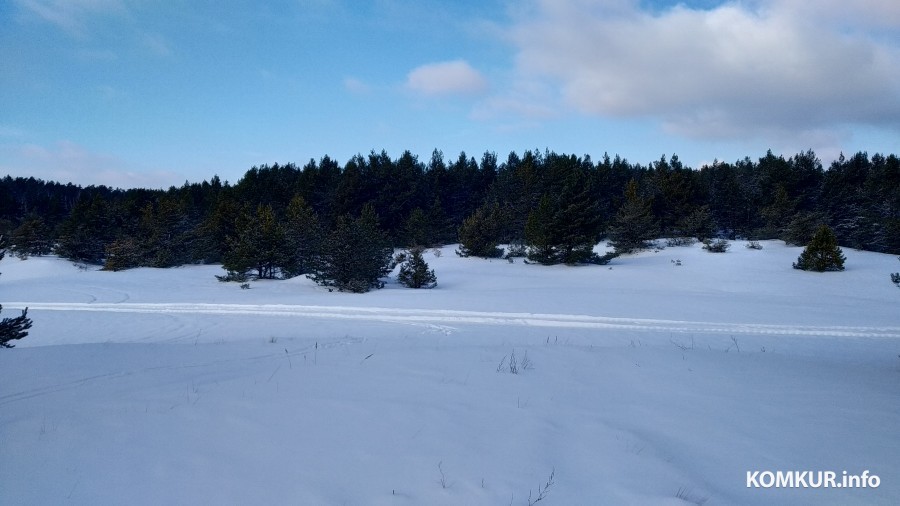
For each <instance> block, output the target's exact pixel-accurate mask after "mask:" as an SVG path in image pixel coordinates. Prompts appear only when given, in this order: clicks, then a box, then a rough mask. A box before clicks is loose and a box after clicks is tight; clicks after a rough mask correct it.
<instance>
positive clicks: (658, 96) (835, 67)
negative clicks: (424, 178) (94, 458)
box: [0, 0, 900, 188]
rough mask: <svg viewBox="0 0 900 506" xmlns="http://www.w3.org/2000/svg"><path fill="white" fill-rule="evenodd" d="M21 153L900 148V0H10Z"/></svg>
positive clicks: (186, 171)
mask: <svg viewBox="0 0 900 506" xmlns="http://www.w3.org/2000/svg"><path fill="white" fill-rule="evenodd" d="M0 62H2V63H0V175H5V174H7V173H8V174H11V175H13V176H35V177H40V178H43V179H51V180H57V181H64V182H69V181H71V182H75V183H78V184H101V183H102V184H107V185H111V186H121V187H134V186H140V187H154V188H156V187H167V186H169V185H173V184H174V185H180V184H181V183H183V182H184V181H185V180H189V181H192V182H195V181H202V180H204V179H209V178H210V177H212V176H213V175H215V174H218V175H219V176H220V177H221V178H222V179H227V180H229V181H232V182H234V181H236V180H237V179H238V178H239V177H240V176H241V175H242V174H243V173H244V172H245V171H246V170H247V169H248V168H250V167H251V166H253V165H261V164H265V163H270V164H271V163H274V162H279V163H286V162H295V163H297V164H299V165H302V164H304V163H305V162H306V161H308V160H309V159H310V158H315V159H319V158H321V157H322V156H323V155H326V154H327V155H330V156H331V157H333V158H337V159H338V160H339V161H340V162H341V163H343V162H345V161H346V160H347V159H348V158H349V157H350V156H352V155H354V154H356V153H362V154H367V153H368V152H369V151H370V150H376V151H381V150H382V149H385V150H387V152H388V154H390V155H391V156H393V157H397V156H399V155H400V154H401V153H402V151H404V150H407V149H408V150H410V151H412V152H413V153H414V154H417V155H419V158H420V159H423V160H427V159H429V158H430V155H431V152H432V150H433V149H435V148H437V149H440V150H442V151H443V152H444V154H445V156H446V157H447V158H455V157H456V156H457V155H458V154H459V152H460V151H465V152H466V153H468V154H469V155H471V156H475V157H476V158H480V155H481V154H482V153H483V152H484V151H494V152H496V153H498V155H499V156H500V158H501V159H505V158H506V155H507V154H508V153H509V152H510V151H513V150H515V151H517V152H519V153H521V152H522V151H524V150H526V149H541V150H543V149H545V148H549V149H551V150H554V151H557V152H564V153H574V154H578V155H581V154H590V155H592V156H593V157H594V158H595V159H597V158H599V157H600V156H602V155H603V153H604V152H608V153H609V154H610V155H614V154H619V155H621V156H623V157H625V158H627V159H628V160H629V161H632V162H640V163H647V162H650V161H652V160H657V159H659V157H660V156H661V155H663V154H665V155H667V156H671V155H672V154H673V153H674V154H678V155H679V157H680V158H681V160H682V161H683V162H685V163H686V164H688V165H690V166H693V167H699V166H700V165H702V164H703V163H707V162H711V161H712V160H713V159H719V160H725V161H735V160H738V159H742V158H743V157H745V156H750V157H751V158H758V157H760V156H762V155H764V154H765V152H766V150H767V149H772V150H773V151H774V152H776V153H782V154H784V155H785V156H791V155H793V154H795V153H797V152H800V151H805V150H807V149H813V150H815V151H816V153H817V154H818V155H819V157H820V158H821V159H822V160H823V162H825V163H826V165H827V163H828V162H829V161H830V160H831V159H833V158H834V157H836V156H837V155H838V154H839V153H840V152H842V151H843V152H845V153H855V152H857V151H867V152H869V153H870V154H874V153H876V152H879V153H900V2H897V1H896V0H856V1H853V2H848V1H846V0H745V1H736V2H720V1H716V0H687V1H684V2H675V1H669V0H644V1H640V0H524V1H507V0H471V1H469V0H466V1H455V2H446V1H441V0H371V1H364V0H356V1H351V0H281V1H268V2H258V1H255V0H247V1H237V0H235V1H227V2H221V1H212V0H192V1H175V0H173V1H158V0H12V1H6V2H0Z"/></svg>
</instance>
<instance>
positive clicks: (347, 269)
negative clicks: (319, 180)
mask: <svg viewBox="0 0 900 506" xmlns="http://www.w3.org/2000/svg"><path fill="white" fill-rule="evenodd" d="M392 256H393V248H391V245H390V241H389V240H388V237H387V235H386V234H385V233H384V231H382V230H381V228H380V227H379V225H378V217H377V215H376V214H375V210H374V209H373V208H372V206H370V205H366V206H365V207H363V211H362V214H361V215H360V217H359V218H356V219H353V218H351V217H350V216H341V217H339V218H338V219H337V223H336V224H335V228H334V230H332V232H331V233H330V234H329V235H328V237H326V238H325V239H324V241H323V242H322V245H321V247H320V248H319V251H318V252H317V254H316V256H315V257H314V259H313V262H312V268H311V272H310V273H309V274H308V275H307V276H308V277H309V278H310V279H312V280H313V281H315V282H316V283H318V284H320V285H322V286H327V287H334V288H337V289H338V290H340V291H342V292H355V293H362V292H368V291H369V290H371V289H372V288H382V287H383V286H384V283H383V282H382V281H381V278H383V277H384V276H387V275H388V273H390V271H391V268H392V267H393V266H392V265H391V260H392Z"/></svg>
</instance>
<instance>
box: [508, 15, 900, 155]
mask: <svg viewBox="0 0 900 506" xmlns="http://www.w3.org/2000/svg"><path fill="white" fill-rule="evenodd" d="M749 5H751V4H749V3H728V4H723V5H721V6H719V7H717V8H714V9H710V10H693V9H690V8H687V7H684V6H683V5H679V6H676V7H673V8H671V9H668V10H665V11H662V12H657V13H650V12H647V11H642V10H641V9H640V8H639V7H638V2H636V1H630V0H617V1H613V2H603V1H599V0H557V1H552V0H541V1H536V2H535V3H533V4H532V6H531V7H532V8H531V9H528V10H526V11H525V13H524V14H520V15H519V16H518V17H517V18H516V20H515V23H514V25H513V26H512V27H511V29H510V30H509V31H508V32H507V35H508V37H509V40H511V41H512V43H513V44H514V46H515V48H516V51H517V55H516V72H517V79H519V80H522V81H528V80H535V81H540V82H549V83H552V84H553V85H554V86H556V87H557V88H558V89H559V90H560V97H561V100H562V101H563V103H564V104H565V105H566V106H568V107H570V108H572V109H574V110H576V111H578V112H581V113H586V114H591V115H598V116H607V117H649V118H656V119H658V120H659V121H660V122H661V123H662V124H663V126H664V128H665V129H666V130H667V131H669V132H672V133H677V134H680V135H683V136H688V137H697V138H742V137H746V136H748V135H750V136H764V137H767V138H770V137H778V136H782V135H794V134H797V135H799V136H801V137H802V136H804V135H805V134H803V132H807V133H816V132H820V131H821V130H822V129H825V128H831V127H839V126H840V125H846V124H854V123H857V124H869V125H882V126H885V125H887V126H889V127H891V128H897V127H900V123H898V119H897V118H900V47H898V45H897V44H896V42H888V41H887V40H888V39H886V38H884V37H879V36H877V34H878V33H879V31H881V32H883V31H884V30H886V29H887V30H893V29H896V28H897V27H898V25H897V20H898V19H900V7H898V5H900V4H898V3H897V2H895V1H893V0H890V1H880V0H864V1H863V2H861V4H860V8H859V9H858V10H854V9H855V8H856V7H857V4H855V3H854V4H852V7H853V8H852V9H851V7H849V6H848V5H849V4H848V5H845V4H844V3H843V2H838V1H837V0H824V1H823V3H822V4H821V5H820V4H819V3H817V4H816V6H815V8H811V7H810V6H809V3H807V2H802V9H801V1H800V0H761V1H758V2H755V3H753V4H752V7H751V6H749ZM872 34H875V35H872ZM894 40H897V39H896V38H895V39H894ZM818 135H819V134H816V135H815V136H818Z"/></svg>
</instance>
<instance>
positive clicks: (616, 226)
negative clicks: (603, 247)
mask: <svg viewBox="0 0 900 506" xmlns="http://www.w3.org/2000/svg"><path fill="white" fill-rule="evenodd" d="M637 190H638V186H637V182H636V181H635V180H634V179H632V180H631V181H629V182H628V184H627V185H626V186H625V203H624V204H622V207H620V208H619V211H618V212H617V213H616V218H615V220H614V222H613V226H612V227H611V228H610V231H609V238H610V243H611V244H612V246H613V247H614V248H615V249H616V252H617V253H630V252H632V251H634V250H637V249H642V248H646V247H647V242H648V241H650V240H651V239H654V238H655V237H656V236H657V234H658V233H659V224H658V223H657V222H656V220H655V219H654V218H653V212H652V211H651V209H650V204H649V202H647V201H646V200H645V199H642V198H640V197H639V196H638V191H637Z"/></svg>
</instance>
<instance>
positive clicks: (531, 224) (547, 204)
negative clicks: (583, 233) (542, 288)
mask: <svg viewBox="0 0 900 506" xmlns="http://www.w3.org/2000/svg"><path fill="white" fill-rule="evenodd" d="M554 214H555V213H554V209H553V203H552V202H551V199H550V197H549V196H548V195H544V196H543V197H541V201H540V203H538V206H537V207H536V208H535V209H533V210H532V211H531V212H530V213H528V220H527V221H526V222H525V244H526V246H528V259H529V260H531V261H534V262H538V263H541V264H544V265H552V264H556V263H559V262H558V260H557V258H558V256H559V255H558V252H557V246H558V244H557V242H558V241H557V237H556V235H557V233H556V232H557V231H556V229H555V228H554V226H555V225H556V223H555V221H556V220H555V219H554V218H555V216H554Z"/></svg>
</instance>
